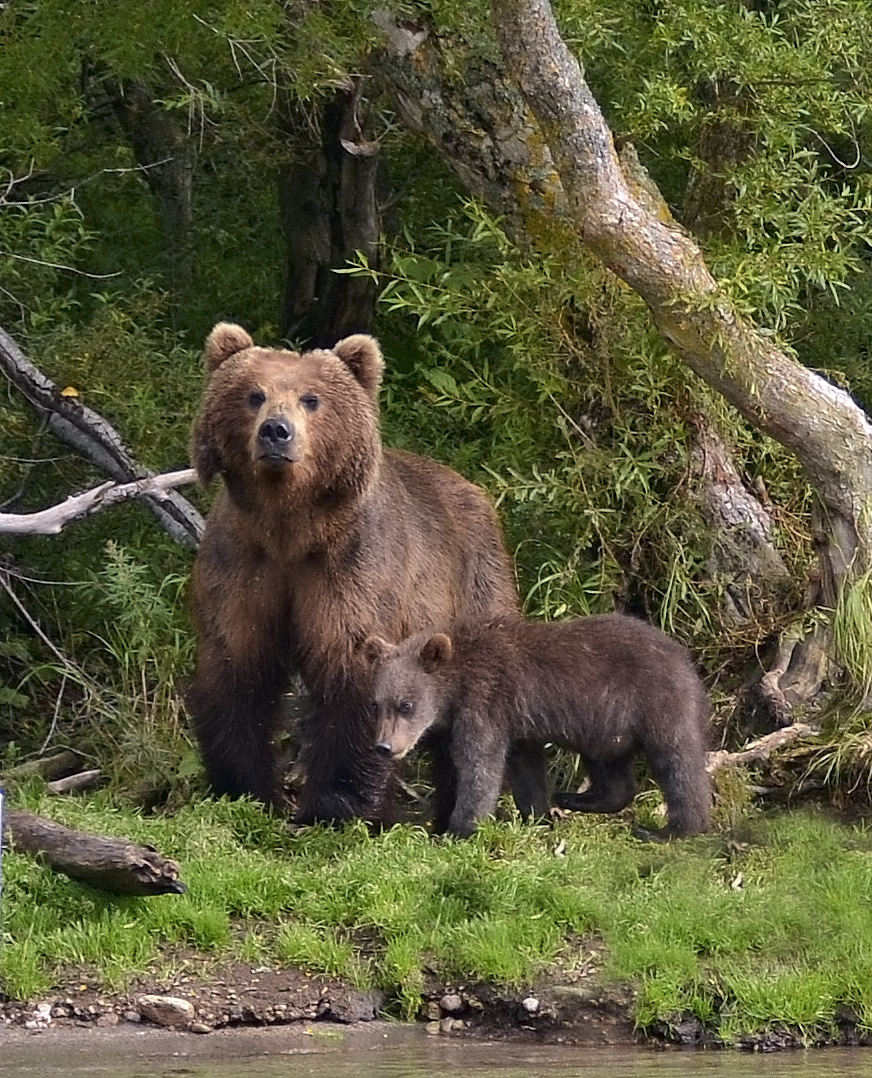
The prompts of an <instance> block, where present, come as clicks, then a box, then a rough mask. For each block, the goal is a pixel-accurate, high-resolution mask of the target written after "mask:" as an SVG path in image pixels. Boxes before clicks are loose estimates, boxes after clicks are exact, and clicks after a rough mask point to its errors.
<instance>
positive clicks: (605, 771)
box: [554, 756, 636, 812]
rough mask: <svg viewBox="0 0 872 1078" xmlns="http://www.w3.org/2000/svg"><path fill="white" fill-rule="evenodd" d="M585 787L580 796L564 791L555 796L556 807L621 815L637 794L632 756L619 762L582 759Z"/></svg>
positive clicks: (625, 757)
mask: <svg viewBox="0 0 872 1078" xmlns="http://www.w3.org/2000/svg"><path fill="white" fill-rule="evenodd" d="M584 765H585V767H586V768H587V777H588V780H589V782H590V785H589V786H588V788H587V789H586V790H585V791H584V792H583V793H580V794H576V793H571V792H570V791H568V790H567V791H564V792H560V793H556V794H555V795H554V803H555V805H557V806H558V808H563V809H572V810H573V811H575V812H620V811H621V809H622V808H626V807H627V805H629V803H630V802H631V801H632V800H633V798H634V797H635V795H636V776H635V775H634V774H633V757H632V756H624V757H621V758H620V759H618V760H608V761H605V762H603V761H596V762H595V761H593V760H588V759H586V758H584Z"/></svg>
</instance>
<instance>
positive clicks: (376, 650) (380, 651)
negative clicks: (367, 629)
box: [363, 636, 396, 667]
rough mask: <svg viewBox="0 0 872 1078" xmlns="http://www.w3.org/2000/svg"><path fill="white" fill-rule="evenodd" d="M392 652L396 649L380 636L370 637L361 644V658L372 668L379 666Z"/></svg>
mask: <svg viewBox="0 0 872 1078" xmlns="http://www.w3.org/2000/svg"><path fill="white" fill-rule="evenodd" d="M392 651H396V647H395V646H394V645H393V644H389V643H388V642H387V640H383V639H382V637H380V636H370V637H368V638H367V639H366V640H365V641H364V643H363V657H364V659H366V661H367V662H368V663H369V665H370V666H373V667H375V666H381V664H382V663H383V662H384V661H385V659H386V658H387V657H388V655H390V653H391V652H392Z"/></svg>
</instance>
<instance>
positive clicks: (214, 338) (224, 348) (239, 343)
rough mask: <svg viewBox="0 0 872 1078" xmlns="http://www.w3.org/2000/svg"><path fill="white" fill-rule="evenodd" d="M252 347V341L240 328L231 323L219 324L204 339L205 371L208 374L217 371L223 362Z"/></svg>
mask: <svg viewBox="0 0 872 1078" xmlns="http://www.w3.org/2000/svg"><path fill="white" fill-rule="evenodd" d="M253 346H254V341H253V340H252V339H251V337H250V336H249V335H248V334H247V333H246V332H245V330H244V329H243V328H242V326H237V325H235V324H234V323H233V322H219V323H218V325H217V326H215V328H214V329H213V330H212V332H211V333H210V334H209V336H208V337H207V338H206V347H205V349H204V350H203V358H204V359H205V361H206V370H207V371H208V372H209V373H210V374H211V373H212V371H217V370H218V368H219V367H220V366H221V364H222V363H223V362H224V361H225V360H227V359H230V357H231V356H235V355H236V353H237V352H244V351H245V349H246V348H252V347H253Z"/></svg>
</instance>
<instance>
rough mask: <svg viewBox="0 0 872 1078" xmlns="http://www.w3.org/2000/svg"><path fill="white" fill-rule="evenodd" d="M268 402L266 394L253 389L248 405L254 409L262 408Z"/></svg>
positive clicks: (249, 395)
mask: <svg viewBox="0 0 872 1078" xmlns="http://www.w3.org/2000/svg"><path fill="white" fill-rule="evenodd" d="M265 400H266V393H264V392H262V391H261V390H260V389H253V390H252V391H251V392H250V393H249V394H248V403H249V405H250V406H251V407H252V408H260V407H261V406H262V405H263V402H264V401H265Z"/></svg>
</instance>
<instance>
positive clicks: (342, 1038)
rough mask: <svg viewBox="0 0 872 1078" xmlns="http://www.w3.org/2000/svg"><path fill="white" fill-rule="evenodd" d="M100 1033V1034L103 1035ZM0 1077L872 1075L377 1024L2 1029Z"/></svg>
mask: <svg viewBox="0 0 872 1078" xmlns="http://www.w3.org/2000/svg"><path fill="white" fill-rule="evenodd" d="M104 1032H105V1035H101V1034H102V1033H104ZM0 1075H2V1078H25V1076H26V1078H37V1076H39V1078H61V1076H62V1075H63V1076H65V1078H66V1076H69V1078H98V1076H99V1078H175V1076H182V1075H185V1076H195V1078H461V1076H462V1078H853V1076H858V1078H859V1076H863V1078H866V1076H868V1078H872V1050H870V1049H863V1048H858V1049H813V1050H809V1051H791V1052H781V1053H775V1054H767V1055H760V1054H753V1053H747V1052H738V1051H721V1052H698V1051H696V1052H694V1051H671V1050H662V1049H650V1048H625V1049H615V1048H568V1047H561V1046H538V1045H529V1044H525V1045H520V1044H515V1043H511V1042H503V1043H498V1044H485V1043H478V1042H468V1041H460V1040H455V1039H449V1038H446V1037H433V1036H428V1035H427V1034H426V1033H424V1031H423V1030H422V1029H421V1028H420V1027H418V1028H412V1029H409V1028H398V1027H386V1028H385V1027H381V1028H379V1024H375V1023H374V1024H373V1025H372V1026H370V1027H368V1028H367V1029H365V1030H363V1031H360V1030H356V1031H355V1030H348V1031H329V1030H328V1031H318V1032H313V1033H309V1034H304V1033H301V1032H300V1031H294V1032H283V1031H280V1030H263V1031H239V1032H228V1033H226V1034H210V1035H209V1036H207V1037H196V1036H193V1035H191V1034H187V1035H186V1034H173V1033H169V1032H167V1033H158V1032H157V1031H154V1032H149V1033H147V1034H142V1033H131V1034H126V1035H118V1034H117V1033H112V1032H109V1031H91V1032H88V1031H79V1030H76V1031H72V1032H65V1033H63V1032H62V1033H55V1031H47V1032H46V1033H43V1034H38V1035H32V1036H25V1035H22V1034H19V1033H15V1034H10V1033H8V1032H7V1033H3V1032H2V1031H0Z"/></svg>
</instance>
